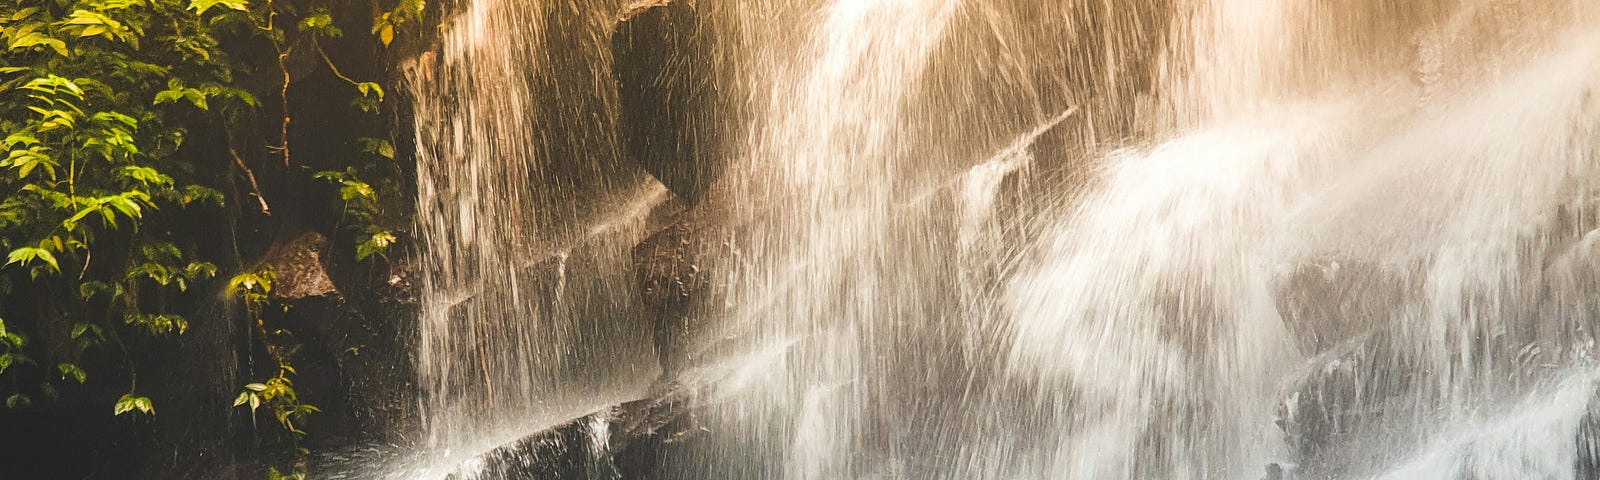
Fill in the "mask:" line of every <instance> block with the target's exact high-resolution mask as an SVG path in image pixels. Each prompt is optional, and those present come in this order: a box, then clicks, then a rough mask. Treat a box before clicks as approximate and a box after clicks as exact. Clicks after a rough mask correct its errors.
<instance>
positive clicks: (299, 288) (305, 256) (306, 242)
mask: <svg viewBox="0 0 1600 480" xmlns="http://www.w3.org/2000/svg"><path fill="white" fill-rule="evenodd" d="M327 248H328V239H327V237H323V236H322V234H320V233H317V232H304V233H301V234H300V235H297V236H295V237H293V238H290V239H289V240H288V241H285V242H282V243H279V244H277V245H274V246H273V247H272V248H271V249H270V250H268V251H267V256H266V258H265V259H264V261H265V262H266V264H267V265H269V266H271V267H272V271H273V273H274V274H276V275H277V280H276V281H275V282H273V289H272V298H273V299H274V300H280V301H287V300H301V299H306V298H311V297H320V296H324V295H332V294H336V293H338V289H337V288H336V287H334V286H333V280H332V279H331V278H330V277H329V276H328V271H327V269H326V268H325V267H324V266H323V262H322V251H323V250H326V249H327Z"/></svg>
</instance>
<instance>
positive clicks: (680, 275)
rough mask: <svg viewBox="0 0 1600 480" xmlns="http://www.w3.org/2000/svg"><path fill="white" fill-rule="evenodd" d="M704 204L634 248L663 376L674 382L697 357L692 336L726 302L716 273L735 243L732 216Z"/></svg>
mask: <svg viewBox="0 0 1600 480" xmlns="http://www.w3.org/2000/svg"><path fill="white" fill-rule="evenodd" d="M717 205H718V204H716V203H714V202H711V203H704V204H701V205H700V206H698V207H695V208H693V209H690V210H688V211H686V212H684V213H682V214H680V215H679V217H678V219H677V221H676V222H675V223H673V224H672V225H670V226H668V227H667V228H665V229H662V230H661V231H659V232H656V233H655V234H654V235H651V236H650V237H649V238H646V239H645V240H644V241H643V242H640V244H639V245H638V246H637V247H634V249H633V262H634V267H635V269H636V272H637V275H638V289H639V292H640V294H641V295H640V297H641V298H643V299H644V303H645V311H646V312H648V313H649V314H650V315H651V316H652V317H654V318H653V320H654V337H655V338H654V340H655V347H656V356H657V360H658V361H660V363H661V370H662V378H663V380H664V381H670V380H671V377H672V376H673V375H675V374H676V373H677V372H679V371H681V370H682V369H683V368H684V367H685V366H687V364H688V362H689V361H690V360H691V359H692V358H691V357H692V353H693V350H694V347H693V345H691V343H690V339H692V338H697V335H696V331H698V330H701V329H702V328H703V327H705V326H706V324H707V322H708V321H709V320H710V317H711V316H712V315H713V314H714V313H715V311H716V310H715V309H714V308H713V307H715V306H716V305H718V304H719V303H720V300H719V298H720V297H719V292H720V289H718V288H716V285H714V284H713V282H712V278H713V276H712V272H713V271H714V270H716V269H718V268H719V267H722V266H723V264H724V263H725V262H724V260H725V258H726V256H727V255H728V254H729V250H730V244H731V242H732V238H731V236H730V235H731V232H730V229H729V226H728V225H727V221H726V218H727V216H726V215H725V214H724V213H723V210H722V209H721V208H718V207H717Z"/></svg>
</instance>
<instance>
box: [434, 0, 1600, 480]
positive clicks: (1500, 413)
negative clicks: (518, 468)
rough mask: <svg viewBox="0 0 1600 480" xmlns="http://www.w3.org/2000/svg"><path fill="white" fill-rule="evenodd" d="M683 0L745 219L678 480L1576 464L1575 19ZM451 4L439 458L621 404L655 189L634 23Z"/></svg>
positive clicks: (1584, 385) (1590, 393)
mask: <svg viewBox="0 0 1600 480" xmlns="http://www.w3.org/2000/svg"><path fill="white" fill-rule="evenodd" d="M691 3H693V7H694V9H695V12H696V13H695V14H696V15H698V16H699V17H700V18H701V20H700V22H701V24H703V25H705V26H706V27H705V28H706V29H707V31H708V32H709V33H710V35H711V38H710V40H709V43H708V46H707V47H706V48H708V49H709V51H710V52H711V53H710V54H709V55H707V56H706V57H705V58H708V59H711V60H710V61H711V62H713V64H710V65H690V66H689V67H691V68H698V70H695V71H696V72H698V74H701V75H704V76H705V77H706V81H705V82H704V83H702V84H697V85H701V87H700V88H706V89H708V92H714V93H715V94H714V95H711V94H710V93H707V95H708V96H711V97H713V98H712V99H711V100H710V101H709V105H711V107H710V108H712V109H713V110H717V111H721V112H725V114H724V115H723V116H722V118H719V119H717V120H716V121H712V122H709V123H710V124H711V127H710V128H716V129H718V130H719V131H718V132H717V134H716V135H713V136H710V137H709V138H711V140H710V142H711V143H713V145H710V146H709V148H706V149H703V150H700V152H702V154H705V155H711V156H716V157H720V158H719V159H718V160H720V161H725V162H728V163H729V166H728V168H727V169H726V172H727V173H726V174H725V175H724V176H722V177H721V178H720V179H718V180H719V181H718V182H716V183H715V184H714V185H713V186H712V187H711V192H710V193H709V194H708V195H707V196H706V199H705V200H704V201H703V202H704V204H705V205H714V206H716V208H709V207H708V208H705V209H701V210H699V211H700V212H707V211H709V212H717V213H718V214H720V215H722V216H723V217H726V218H722V219H721V221H723V222H725V224H726V225H727V226H729V228H730V229H731V230H733V233H731V234H730V238H729V239H728V241H727V242H726V244H725V245H723V246H722V247H721V248H722V250H721V251H720V252H719V253H720V254H722V255H724V256H725V258H723V259H722V262H721V264H720V266H719V267H718V268H715V269H712V270H711V271H710V272H709V273H708V275H709V276H710V277H711V278H712V280H711V283H712V284H714V285H715V289H716V301H715V302H712V304H711V305H710V306H709V307H708V309H709V310H710V311H711V312H710V314H708V315H707V318H706V319H703V320H704V322H706V324H704V325H697V326H695V328H694V329H692V330H691V331H692V332H693V335H695V338H694V339H692V341H690V342H688V346H687V347H685V348H687V349H688V352H686V354H685V355H684V356H685V357H686V358H688V359H689V360H687V365H686V366H685V368H683V369H682V370H681V371H673V372H669V375H670V376H669V377H668V378H664V379H662V381H661V382H660V383H657V384H656V387H657V388H656V389H653V390H652V391H651V392H648V394H655V393H660V391H662V390H664V389H668V388H674V387H678V388H682V391H683V392H687V393H686V395H687V396H688V397H689V400H687V403H686V404H684V406H683V408H685V409H687V410H689V411H692V420H693V423H694V428H693V431H692V432H690V433H692V435H691V437H692V439H691V440H685V441H684V442H683V443H681V444H674V445H673V446H672V447H671V448H670V449H665V450H666V451H667V452H668V453H663V454H662V455H663V456H664V458H665V460H662V465H661V471H662V472H661V473H662V474H663V475H664V476H665V477H666V478H788V479H834V478H996V479H999V478H1006V479H1010V478H1041V479H1042V478H1170V479H1188V478H1228V479H1256V478H1263V477H1265V478H1280V479H1281V478H1384V479H1389V478H1396V479H1398V478H1441V479H1446V478H1575V479H1576V478H1586V477H1585V475H1590V474H1592V471H1591V470H1586V469H1587V468H1590V466H1593V465H1592V464H1593V462H1594V461H1595V458H1593V457H1595V456H1596V455H1595V454H1594V453H1593V452H1592V451H1589V450H1590V449H1592V447H1591V445H1593V442H1595V441H1596V440H1597V439H1595V438H1592V437H1593V436H1594V435H1595V434H1596V432H1595V431H1594V430H1595V427H1594V426H1593V425H1592V424H1593V423H1594V422H1595V421H1596V420H1595V419H1594V418H1593V415H1594V414H1593V412H1595V411H1600V408H1596V407H1600V405H1594V404H1593V401H1594V399H1595V398H1596V395H1597V393H1596V388H1597V386H1600V383H1597V382H1600V365H1597V364H1596V359H1595V358H1594V357H1595V354H1596V350H1595V348H1596V341H1595V325H1596V323H1595V322H1596V320H1597V319H1600V301H1597V300H1596V299H1600V276H1597V275H1600V272H1597V271H1596V270H1595V269H1594V268H1593V266H1594V265H1595V262H1596V261H1600V258H1597V257H1596V256H1595V255H1600V251H1596V246H1595V242H1596V240H1595V238H1597V234H1595V233H1594V232H1596V231H1600V230H1597V229H1600V220H1597V218H1600V217H1597V216H1596V214H1595V205H1596V193H1597V192H1600V171H1597V170H1596V167H1600V164H1597V160H1600V105H1597V104H1596V103H1595V101H1594V100H1593V98H1594V96H1595V94H1596V90H1597V89H1600V28H1597V27H1596V25H1600V5H1592V4H1591V3H1592V2H1581V1H1570V0H1523V1H1505V0H1421V1H1400V0H1392V1H1391V0H1361V1H1352V2H1322V1H1314V0H1290V1H1271V0H1143V1H1133V2H1106V1H1101V0H1070V1H1064V2H1042V1H1035V0H733V1H725V2H710V1H705V0H701V1H698V2H691ZM464 5H465V6H464V7H463V11H461V12H460V13H459V14H458V15H457V16H456V17H455V18H454V19H453V20H451V21H450V22H448V23H447V25H446V26H445V29H444V32H443V33H444V35H443V38H444V41H443V44H442V45H441V47H440V50H439V51H438V52H437V53H436V54H430V55H433V56H431V57H426V58H424V59H423V61H420V62H419V63H418V66H417V67H414V68H413V71H412V72H411V73H410V74H411V83H412V86H413V89H414V93H415V95H416V98H417V105H416V108H417V117H418V137H417V140H418V144H419V145H421V146H423V147H424V148H422V150H423V151H422V152H421V158H420V159H419V174H418V177H419V184H420V188H421V192H420V194H419V211H418V231H419V233H420V234H421V237H422V242H421V243H422V247H420V248H421V253H422V257H421V258H422V261H423V263H424V264H425V265H426V266H425V268H424V272H423V273H424V276H423V283H422V289H423V292H422V295H423V296H422V302H423V312H424V318H423V322H422V324H423V326H422V332H421V339H422V342H421V343H422V346H421V347H420V348H421V350H420V351H419V352H418V361H419V366H420V367H421V375H422V378H421V381H422V385H421V387H422V389H423V391H424V393H425V395H424V398H425V399H426V400H425V401H426V402H427V403H426V405H424V411H425V414H426V416H427V418H426V426H425V427H426V428H427V435H428V439H429V445H430V448H432V449H433V450H434V451H439V452H446V453H445V455H446V456H447V457H448V456H449V455H457V456H460V455H471V454H473V453H476V452H481V451H483V450H486V449H488V448H492V447H493V446H494V445H497V444H500V443H505V442H506V441H507V438H508V437H507V436H508V435H509V436H513V437H514V436H515V435H516V434H518V433H529V432H532V431H535V430H537V429H539V428H541V427H544V426H548V425H550V424H551V423H553V422H555V421H558V420H563V419H564V417H561V415H563V414H565V415H568V416H569V417H572V416H576V415H577V414H582V413H587V412H590V411H594V410H596V409H599V408H600V407H602V406H604V405H606V404H608V403H618V402H621V401H623V400H629V399H632V398H636V397H639V396H643V395H647V392H645V391H644V389H643V385H644V384H645V383H647V382H649V381H651V380H653V378H652V377H653V376H654V375H656V373H658V372H657V371H656V370H655V369H654V367H653V366H652V365H651V361H650V359H649V351H650V348H651V345H650V343H651V341H652V340H651V339H650V336H649V335H648V334H647V333H645V332H646V331H647V329H648V327H647V326H644V325H645V324H647V323H648V322H651V321H656V320H657V319H653V318H652V317H650V316H649V315H647V313H648V312H641V311H640V309H639V302H640V299H639V298H637V296H636V295H637V292H634V291H633V288H634V287H633V284H632V283H631V282H632V280H631V279H632V278H633V277H632V276H633V272H634V268H635V266H634V265H633V264H632V260H631V259H630V257H629V256H628V251H629V249H631V248H632V247H633V246H634V245H635V244H637V243H638V242H640V241H641V240H643V239H644V238H645V237H647V236H649V235H650V234H651V233H652V232H653V230H654V229H657V228H659V227H660V226H661V225H659V224H658V223H656V222H655V221H654V220H652V219H653V218H656V217H654V216H652V214H651V212H652V211H655V212H657V213H658V214H659V213H660V212H667V211H673V209H674V208H676V204H675V203H674V201H672V200H668V199H667V198H668V197H669V194H667V193H666V192H665V191H664V190H662V187H660V186H659V185H656V184H655V183H654V182H652V181H649V180H647V179H645V178H643V176H642V175H641V174H639V173H638V172H637V169H636V168H635V167H633V166H631V164H630V163H629V159H628V158H625V157H626V155H625V154H623V153H620V152H619V151H618V150H619V149H618V147H617V145H619V143H621V142H618V141H617V139H616V136H617V135H623V136H626V135H634V134H641V132H630V131H625V130H624V131H619V130H618V127H617V124H616V120H615V118H616V116H617V115H618V113H617V112H618V111H619V109H620V108H621V107H620V106H619V105H616V104H615V103H616V102H617V100H616V98H615V96H614V93H613V91H612V90H611V88H612V87H611V86H609V84H607V83H606V82H607V81H608V76H607V75H608V69H610V68H611V65H610V64H609V63H608V62H610V58H609V57H608V56H607V55H605V54H604V52H605V50H604V48H605V45H606V44H607V43H606V35H608V34H609V30H608V29H609V25H607V22H609V21H611V20H613V19H615V12H618V11H620V10H621V9H622V6H621V5H612V4H609V3H607V4H604V5H589V4H587V3H585V4H582V5H580V4H579V3H576V2H564V1H556V2H508V1H506V0H471V1H468V2H465V3H464ZM703 93H704V92H703ZM574 158H582V159H584V160H583V161H574V160H573V159H574ZM657 348H661V346H659V345H658V346H657ZM596 418H598V417H596ZM591 420H592V419H591ZM597 425H598V426H594V427H589V428H590V429H591V430H592V431H594V432H600V433H596V434H595V435H597V436H595V438H593V439H591V440H592V441H593V442H597V443H596V445H605V444H606V443H607V442H610V441H612V440H613V439H617V438H619V435H625V433H619V432H621V431H620V430H617V429H607V428H605V425H604V424H603V422H600V423H599V424H597ZM594 450H595V451H602V450H605V449H604V448H601V447H599V446H596V447H594ZM456 460H459V459H456ZM1586 465H1588V466H1586Z"/></svg>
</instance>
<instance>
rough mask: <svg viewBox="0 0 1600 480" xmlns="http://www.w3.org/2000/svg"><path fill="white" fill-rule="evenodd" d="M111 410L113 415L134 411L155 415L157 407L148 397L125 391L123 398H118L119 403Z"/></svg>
mask: <svg viewBox="0 0 1600 480" xmlns="http://www.w3.org/2000/svg"><path fill="white" fill-rule="evenodd" d="M111 411H112V415H122V414H124V413H128V412H134V411H138V412H143V413H144V414H146V415H155V414H156V407H155V404H154V403H151V402H150V399H149V398H148V397H139V396H134V394H132V393H125V394H122V398H119V399H117V403H116V405H114V406H113V407H112V408H111Z"/></svg>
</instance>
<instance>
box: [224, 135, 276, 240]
mask: <svg viewBox="0 0 1600 480" xmlns="http://www.w3.org/2000/svg"><path fill="white" fill-rule="evenodd" d="M285 121H286V122H287V119H285ZM228 154H229V155H232V156H233V164H234V165H236V166H238V167H239V169H240V170H243V171H244V177H245V178H246V179H248V180H250V194H251V195H253V196H255V197H256V201H257V202H259V203H260V204H261V214H262V215H266V216H269V217H270V216H272V209H270V208H267V197H264V196H262V195H261V187H260V186H259V185H257V184H256V173H255V172H252V171H250V167H247V166H245V165H244V159H242V158H239V151H237V150H234V149H233V148H232V147H229V148H228ZM284 158H288V157H287V156H286V157H284Z"/></svg>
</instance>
